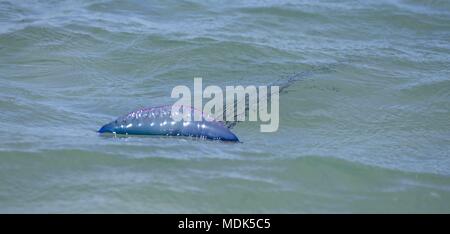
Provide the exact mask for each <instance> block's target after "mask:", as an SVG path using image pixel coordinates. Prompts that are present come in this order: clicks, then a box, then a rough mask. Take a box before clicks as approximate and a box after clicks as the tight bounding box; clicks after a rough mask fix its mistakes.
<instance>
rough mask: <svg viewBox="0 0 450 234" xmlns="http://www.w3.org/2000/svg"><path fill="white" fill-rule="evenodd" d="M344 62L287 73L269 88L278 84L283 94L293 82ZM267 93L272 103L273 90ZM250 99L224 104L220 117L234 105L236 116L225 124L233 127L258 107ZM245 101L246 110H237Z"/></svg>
mask: <svg viewBox="0 0 450 234" xmlns="http://www.w3.org/2000/svg"><path fill="white" fill-rule="evenodd" d="M346 62H348V61H346ZM344 63H345V62H344V61H341V62H336V63H330V64H326V65H317V66H312V68H310V69H309V70H306V71H301V72H296V73H292V74H288V75H285V76H283V77H281V78H279V79H277V80H275V81H274V82H271V83H270V84H269V85H268V88H269V89H270V88H271V87H272V86H278V87H279V92H280V94H281V93H283V92H285V91H286V89H287V88H289V87H290V86H292V85H293V84H295V83H297V82H299V81H302V80H306V79H307V78H308V77H312V76H314V75H318V74H321V73H328V72H331V71H333V70H334V68H335V67H337V66H338V65H341V64H344ZM267 94H268V95H267V97H265V98H264V99H267V101H268V103H270V98H271V96H272V94H273V93H272V92H268V93H267ZM248 99H249V98H248V96H246V97H245V100H241V101H238V100H235V101H234V104H231V105H228V106H224V108H223V114H222V115H219V116H218V117H220V118H224V117H225V116H226V115H227V114H226V113H227V109H230V108H232V107H233V109H234V110H235V112H234V118H233V119H235V120H232V121H230V120H225V121H224V124H225V126H227V128H229V129H231V128H233V127H234V126H236V124H237V123H238V121H236V119H238V116H240V115H245V114H246V113H248V111H249V110H250V108H256V107H254V106H250V105H249V100H248ZM243 101H245V108H244V111H242V112H237V109H238V108H237V106H238V104H239V103H241V102H243ZM261 101H264V100H263V99H261V100H260V99H259V97H258V100H257V103H256V105H258V106H259V103H260V102H261Z"/></svg>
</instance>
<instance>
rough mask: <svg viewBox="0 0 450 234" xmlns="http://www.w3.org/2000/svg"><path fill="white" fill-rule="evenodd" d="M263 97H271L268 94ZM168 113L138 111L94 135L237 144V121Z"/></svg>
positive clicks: (284, 82)
mask: <svg viewBox="0 0 450 234" xmlns="http://www.w3.org/2000/svg"><path fill="white" fill-rule="evenodd" d="M339 64H342V63H339V62H338V63H331V64H328V65H324V66H313V67H312V69H310V70H308V71H303V72H299V73H294V74H291V75H289V76H288V77H284V78H281V79H279V80H276V81H274V82H272V83H271V84H270V85H269V87H270V86H272V85H277V86H279V88H280V93H281V92H282V91H283V90H285V89H287V88H288V87H289V86H291V85H292V84H294V83H295V82H297V81H300V80H303V78H306V77H308V76H312V75H314V74H317V73H323V72H325V73H326V72H329V71H331V70H333V68H334V67H336V66H337V65H339ZM267 98H268V99H270V98H271V97H270V93H269V96H268V97H267ZM258 102H259V100H258ZM234 105H235V106H236V105H237V102H235V103H234ZM185 107H186V106H184V108H185ZM226 108H227V107H226V106H225V107H224V112H225V110H226ZM249 108H251V107H249V106H248V105H247V101H246V106H245V111H244V113H235V117H236V116H237V115H241V114H245V112H246V111H248V110H249ZM188 109H190V110H191V114H192V115H193V114H194V112H195V111H199V110H196V109H194V108H192V107H188ZM171 112H172V106H171V105H167V106H160V107H153V108H145V109H140V110H137V111H133V112H131V113H129V114H127V115H125V116H122V117H119V118H117V119H116V120H115V121H112V122H110V123H108V124H105V125H103V126H102V127H101V128H100V129H99V130H98V132H99V133H113V134H125V135H128V134H130V135H159V136H185V137H195V138H202V139H210V140H220V141H230V142H239V139H238V137H237V136H236V135H235V134H234V133H232V132H231V130H230V129H231V128H233V127H234V126H235V125H236V124H237V121H224V122H222V121H217V120H215V119H211V117H209V116H205V114H204V113H203V112H201V111H200V113H201V116H202V120H201V121H194V120H191V121H174V120H173V119H172V115H171V114H172V113H171Z"/></svg>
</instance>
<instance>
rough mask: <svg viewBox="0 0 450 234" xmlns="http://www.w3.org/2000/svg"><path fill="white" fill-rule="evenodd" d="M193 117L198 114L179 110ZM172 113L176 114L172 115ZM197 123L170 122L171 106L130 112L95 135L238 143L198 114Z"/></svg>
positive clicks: (204, 116)
mask: <svg viewBox="0 0 450 234" xmlns="http://www.w3.org/2000/svg"><path fill="white" fill-rule="evenodd" d="M184 108H186V109H187V110H190V111H191V115H192V116H193V115H194V112H195V111H198V110H196V109H194V108H192V107H183V108H182V109H184ZM174 114H176V113H174ZM201 116H202V118H201V119H202V120H201V121H194V120H192V121H174V120H173V119H172V106H171V105H168V106H160V107H153V108H145V109H140V110H137V111H133V112H131V113H129V114H127V115H125V116H122V117H119V118H118V119H116V120H115V121H112V122H110V123H108V124H105V125H104V126H103V127H101V128H100V130H98V132H99V133H114V134H131V135H161V136H185V137H196V138H204V139H210V140H221V141H232V142H238V141H239V139H238V138H237V137H236V135H235V134H234V133H232V132H231V131H230V130H229V129H228V128H227V127H226V126H225V125H224V124H223V123H222V122H219V121H216V120H214V119H212V118H211V117H209V116H206V115H204V114H203V113H201Z"/></svg>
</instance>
